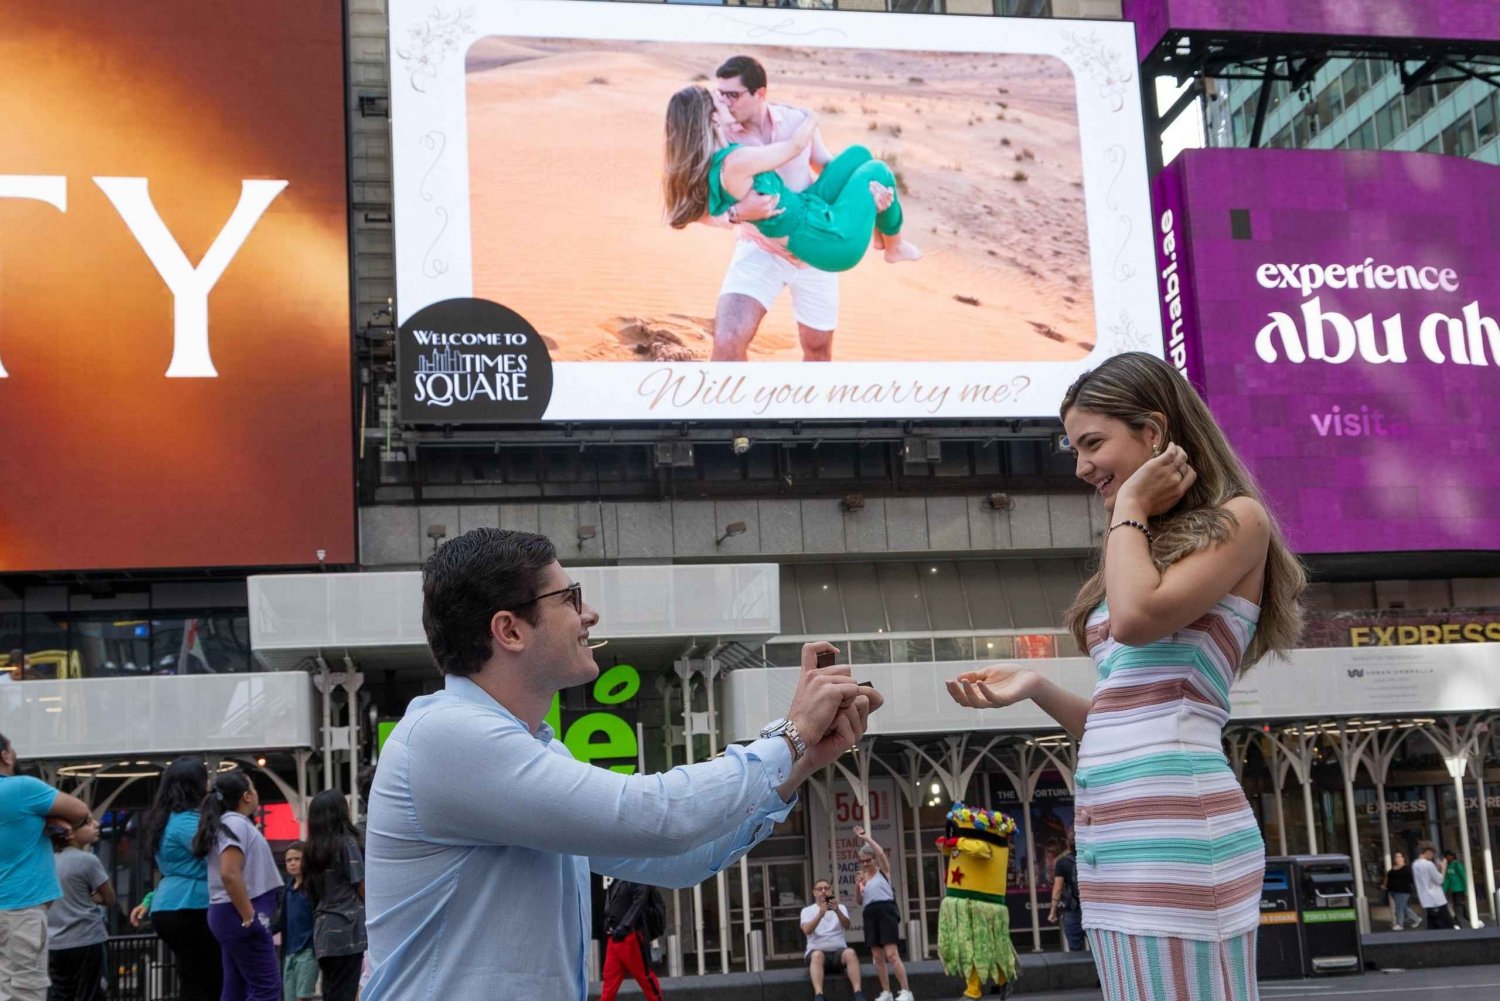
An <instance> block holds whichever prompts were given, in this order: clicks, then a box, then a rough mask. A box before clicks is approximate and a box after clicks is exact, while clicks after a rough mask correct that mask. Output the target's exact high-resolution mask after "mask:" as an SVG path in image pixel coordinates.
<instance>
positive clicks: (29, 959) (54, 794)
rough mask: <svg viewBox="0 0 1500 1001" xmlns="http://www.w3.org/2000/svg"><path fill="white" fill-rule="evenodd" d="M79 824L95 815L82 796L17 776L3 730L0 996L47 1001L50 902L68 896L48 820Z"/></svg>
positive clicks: (0, 750)
mask: <svg viewBox="0 0 1500 1001" xmlns="http://www.w3.org/2000/svg"><path fill="white" fill-rule="evenodd" d="M49 819H56V820H59V821H65V822H66V823H67V824H68V825H69V826H70V827H77V826H79V825H80V824H84V823H86V822H87V821H88V819H89V808H88V807H87V806H85V805H84V804H83V802H82V801H81V800H78V799H75V798H74V797H72V796H69V795H68V794H67V793H62V792H58V791H57V790H56V789H54V788H52V787H51V786H49V785H48V784H47V783H45V782H43V781H41V780H40V779H34V778H31V777H30V776H28V775H17V774H16V749H15V747H14V746H13V745H12V744H11V742H10V741H9V740H7V739H6V737H5V735H4V734H0V998H4V999H6V1001H11V999H14V1001H43V998H45V997H46V996H47V988H48V986H50V984H51V978H49V977H48V975H47V904H49V903H50V902H52V901H54V900H56V899H57V898H58V897H60V896H62V889H61V887H59V886H58V883H57V869H56V868H55V867H54V865H53V862H52V842H51V840H50V839H49V838H48V837H47V830H46V829H47V821H48V820H49Z"/></svg>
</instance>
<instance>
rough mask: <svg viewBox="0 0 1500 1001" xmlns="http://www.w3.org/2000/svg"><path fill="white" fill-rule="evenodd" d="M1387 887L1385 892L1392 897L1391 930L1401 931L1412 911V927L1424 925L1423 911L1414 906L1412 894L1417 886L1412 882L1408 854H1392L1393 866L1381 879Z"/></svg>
mask: <svg viewBox="0 0 1500 1001" xmlns="http://www.w3.org/2000/svg"><path fill="white" fill-rule="evenodd" d="M1380 885H1381V886H1383V887H1385V892H1386V895H1387V896H1388V897H1390V898H1391V931H1401V930H1402V929H1403V928H1405V927H1406V914H1407V912H1408V911H1410V912H1411V916H1412V921H1411V927H1413V928H1419V927H1421V925H1422V912H1421V910H1420V909H1418V908H1416V907H1414V906H1412V902H1411V898H1412V894H1414V893H1416V892H1417V890H1416V887H1415V886H1414V885H1413V884H1412V877H1411V866H1409V865H1407V864H1406V855H1405V854H1404V853H1403V852H1395V853H1393V854H1392V855H1391V867H1390V868H1389V869H1387V870H1386V873H1385V879H1383V880H1381V881H1380Z"/></svg>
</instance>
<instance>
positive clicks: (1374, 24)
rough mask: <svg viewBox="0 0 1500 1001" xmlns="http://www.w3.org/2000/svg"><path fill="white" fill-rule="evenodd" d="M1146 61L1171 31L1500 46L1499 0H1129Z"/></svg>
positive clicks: (1127, 13)
mask: <svg viewBox="0 0 1500 1001" xmlns="http://www.w3.org/2000/svg"><path fill="white" fill-rule="evenodd" d="M1122 14H1123V16H1124V18H1125V20H1127V21H1134V22H1135V31H1136V41H1137V44H1138V45H1139V46H1140V53H1141V56H1142V58H1144V57H1145V56H1146V55H1147V53H1149V52H1150V51H1151V50H1152V49H1154V48H1156V46H1157V43H1159V42H1160V41H1161V40H1162V38H1163V36H1165V35H1166V34H1167V33H1168V32H1202V31H1215V32H1238V33H1246V34H1273V35H1274V34H1288V35H1333V36H1339V37H1346V38H1348V37H1354V38H1360V37H1368V38H1430V39H1437V40H1447V41H1455V40H1466V41H1473V40H1478V41H1489V42H1500V2H1496V0H1124V3H1123V5H1122Z"/></svg>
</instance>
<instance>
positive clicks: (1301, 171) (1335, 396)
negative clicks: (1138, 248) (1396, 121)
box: [1154, 149, 1500, 553]
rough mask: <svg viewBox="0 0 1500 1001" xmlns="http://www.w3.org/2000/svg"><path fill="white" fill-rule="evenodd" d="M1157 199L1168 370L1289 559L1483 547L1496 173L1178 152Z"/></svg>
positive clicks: (1497, 260) (1299, 153)
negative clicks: (1191, 398)
mask: <svg viewBox="0 0 1500 1001" xmlns="http://www.w3.org/2000/svg"><path fill="white" fill-rule="evenodd" d="M1155 184H1156V189H1155V192H1154V195H1155V206H1156V238H1157V250H1158V260H1159V265H1160V266H1159V276H1160V283H1159V284H1160V289H1161V297H1162V309H1163V313H1164V319H1165V326H1166V330H1167V356H1168V357H1169V358H1170V359H1171V361H1172V363H1173V364H1174V365H1176V366H1177V367H1178V369H1179V370H1181V371H1182V372H1183V373H1184V374H1185V375H1187V376H1188V377H1189V378H1191V379H1192V380H1193V382H1194V383H1195V384H1196V385H1197V386H1198V387H1199V389H1200V390H1201V391H1202V393H1203V395H1204V398H1205V399H1206V400H1207V401H1208V403H1209V406H1210V407H1211V408H1212V409H1213V411H1214V414H1215V415H1216V416H1217V417H1218V419H1219V421H1220V423H1221V424H1222V425H1223V427H1224V430H1225V432H1226V433H1227V434H1228V435H1229V438H1230V440H1231V441H1232V442H1233V443H1234V445H1235V447H1236V448H1237V449H1238V450H1239V451H1240V454H1241V455H1243V456H1244V458H1245V460H1246V461H1247V462H1248V463H1249V465H1250V467H1251V469H1252V470H1253V472H1254V473H1255V475H1256V477H1257V479H1258V480H1259V481H1260V483H1261V486H1262V487H1263V488H1264V489H1265V491H1266V494H1267V495H1268V498H1269V500H1270V501H1271V502H1272V505H1273V507H1274V510H1275V511H1276V513H1277V515H1278V516H1279V517H1280V519H1281V521H1282V524H1283V526H1284V527H1285V528H1286V531H1287V534H1288V537H1289V539H1290V541H1291V542H1292V544H1293V546H1294V547H1295V548H1296V549H1297V550H1298V551H1300V552H1304V553H1350V552H1395V551H1407V550H1471V549H1500V504H1497V503H1496V497H1500V461H1496V458H1495V457H1496V456H1500V323H1497V320H1496V317H1497V315H1500V241H1497V239H1496V234H1497V233H1500V168H1497V167H1493V166H1490V165H1488V164H1484V163H1480V162H1477V161H1474V160H1466V159H1461V158H1457V157H1446V156H1435V155H1428V154H1416V153H1374V152H1351V151H1327V150H1235V149H1209V150H1187V151H1185V152H1184V153H1182V154H1181V155H1180V156H1179V157H1178V158H1177V159H1176V160H1175V161H1174V162H1173V163H1172V164H1171V165H1170V166H1168V167H1167V168H1166V169H1165V170H1164V171H1163V172H1162V173H1161V174H1160V175H1159V176H1158V178H1157V180H1156V182H1155Z"/></svg>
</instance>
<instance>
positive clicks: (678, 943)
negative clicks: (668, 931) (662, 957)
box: [667, 935, 682, 977]
mask: <svg viewBox="0 0 1500 1001" xmlns="http://www.w3.org/2000/svg"><path fill="white" fill-rule="evenodd" d="M667 976H669V977H680V976H682V936H680V935H668V936H667Z"/></svg>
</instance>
